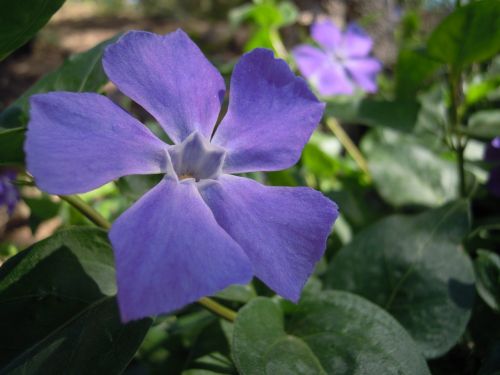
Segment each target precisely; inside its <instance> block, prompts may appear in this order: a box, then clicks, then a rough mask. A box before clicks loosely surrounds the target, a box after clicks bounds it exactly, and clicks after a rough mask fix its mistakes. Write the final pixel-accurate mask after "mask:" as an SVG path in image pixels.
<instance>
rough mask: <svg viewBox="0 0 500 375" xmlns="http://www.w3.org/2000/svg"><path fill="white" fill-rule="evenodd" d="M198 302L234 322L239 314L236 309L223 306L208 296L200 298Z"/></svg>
mask: <svg viewBox="0 0 500 375" xmlns="http://www.w3.org/2000/svg"><path fill="white" fill-rule="evenodd" d="M198 303H199V304H200V305H202V306H203V307H205V308H206V309H207V310H210V311H211V312H213V313H215V314H217V315H219V316H220V317H221V318H224V319H226V320H227V321H230V322H234V321H235V320H236V316H237V315H238V314H237V312H236V311H233V310H231V309H228V308H227V307H226V306H223V305H221V304H219V303H217V302H215V301H214V300H213V299H211V298H208V297H203V298H200V299H199V300H198Z"/></svg>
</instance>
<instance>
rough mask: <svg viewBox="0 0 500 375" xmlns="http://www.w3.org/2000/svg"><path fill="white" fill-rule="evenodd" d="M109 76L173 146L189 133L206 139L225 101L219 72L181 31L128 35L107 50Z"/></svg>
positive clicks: (105, 66)
mask: <svg viewBox="0 0 500 375" xmlns="http://www.w3.org/2000/svg"><path fill="white" fill-rule="evenodd" d="M103 65H104V69H105V71H106V73H107V75H108V77H109V78H110V79H111V81H113V82H114V83H115V84H116V86H117V87H118V88H119V89H120V90H121V91H122V92H123V93H124V94H126V95H127V96H129V97H130V98H132V99H133V100H134V101H135V102H137V103H139V104H140V105H141V106H142V107H144V108H145V109H146V110H147V111H148V112H149V113H151V114H152V115H153V116H154V117H155V118H156V119H157V120H158V122H159V123H160V124H161V125H162V127H163V128H164V129H165V131H166V132H167V134H168V136H169V137H170V139H172V140H173V141H174V142H175V143H179V142H181V141H182V140H183V139H184V138H186V137H187V136H188V135H189V134H191V133H192V132H193V131H195V130H198V131H199V132H200V133H201V134H202V135H204V136H206V137H210V136H211V134H212V130H213V127H214V125H215V122H216V121H217V117H218V115H219V111H220V105H221V102H222V100H223V98H224V91H225V84H224V80H223V78H222V76H221V75H220V73H219V72H218V71H217V69H215V67H214V66H213V65H212V64H211V63H210V62H209V61H208V60H207V59H206V57H205V56H204V55H203V53H202V52H201V51H200V49H199V48H198V47H197V46H196V44H194V43H193V41H191V39H189V37H188V36H187V35H186V33H184V32H183V31H182V30H177V31H176V32H173V33H170V34H167V35H164V36H161V35H157V34H152V33H148V32H144V31H131V32H128V33H127V34H125V35H124V36H123V37H122V38H121V39H120V40H119V41H118V42H117V43H115V44H113V45H111V46H109V47H108V48H107V49H106V52H105V54H104V58H103Z"/></svg>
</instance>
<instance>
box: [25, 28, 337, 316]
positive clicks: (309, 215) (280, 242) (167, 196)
mask: <svg viewBox="0 0 500 375" xmlns="http://www.w3.org/2000/svg"><path fill="white" fill-rule="evenodd" d="M103 65H104V69H105V71H106V74H107V75H108V77H109V78H110V80H111V81H112V82H114V83H115V85H116V86H117V87H118V88H119V89H120V90H121V91H122V92H123V93H125V94H126V95H128V96H129V97H130V98H132V99H133V100H134V101H136V102H137V103H138V104H140V105H141V106H142V107H144V108H145V109H146V110H147V111H148V112H149V113H151V114H152V115H153V116H154V117H155V118H156V119H157V120H158V122H159V123H160V124H161V126H162V127H163V129H164V130H165V131H166V133H167V134H168V135H169V137H170V139H171V140H172V141H173V142H174V145H168V144H166V143H164V142H162V141H161V140H160V139H158V138H156V136H154V135H153V134H152V133H151V132H150V131H149V130H148V128H146V127H145V126H144V125H142V124H141V123H139V122H138V121H137V120H135V119H134V118H133V117H131V116H130V115H129V114H127V113H126V112H125V111H124V110H123V109H121V108H120V107H118V106H117V105H115V104H114V103H112V102H111V101H110V100H109V99H108V98H106V97H104V96H101V95H97V94H91V93H68V92H53V93H48V94H40V95H35V96H33V97H32V98H31V120H30V123H29V126H28V134H27V141H26V145H25V149H26V153H27V165H28V170H29V171H30V172H31V173H32V175H33V176H34V178H35V180H36V182H37V184H38V186H39V187H40V188H41V189H43V190H45V191H47V192H50V193H53V194H75V193H81V192H86V191H88V190H91V189H94V188H97V187H98V186H100V185H102V184H104V183H107V182H109V181H111V180H113V179H116V178H118V177H121V176H125V175H131V174H151V173H164V174H165V176H164V178H163V179H162V180H161V182H160V183H158V185H156V186H155V187H154V188H153V189H151V190H150V191H149V192H147V193H146V194H145V195H144V196H143V197H142V198H140V199H139V200H138V201H137V202H136V203H135V204H134V205H133V206H132V207H131V208H130V209H128V210H127V211H126V212H125V213H123V214H122V215H121V216H120V217H119V218H118V219H117V220H116V221H115V222H114V224H113V226H112V228H111V231H110V234H109V237H110V240H111V243H112V245H113V249H114V252H115V260H116V270H117V281H118V303H119V307H120V312H121V316H122V319H123V320H124V321H128V320H131V319H137V318H141V317H144V316H149V315H155V314H158V313H165V312H170V311H172V310H175V309H177V308H180V307H183V306H184V305H186V304H187V303H190V302H193V301H196V300H197V299H199V298H200V297H203V296H206V295H211V294H213V293H215V292H217V291H219V290H221V289H223V288H225V287H226V286H228V285H230V284H235V283H247V282H249V281H250V280H251V278H252V276H253V275H255V276H257V277H259V278H260V279H261V280H262V281H264V282H265V283H266V284H267V285H269V287H271V288H272V289H273V290H275V291H276V292H277V293H278V294H280V295H282V296H283V297H285V298H287V299H290V300H292V301H297V300H298V298H299V295H300V291H301V289H302V287H303V285H304V283H305V282H306V280H307V278H308V277H309V275H310V274H311V273H312V271H313V268H314V265H315V263H316V262H317V261H318V260H319V259H320V258H321V256H322V254H323V252H324V249H325V243H326V239H327V237H328V234H329V232H330V230H331V227H332V224H333V222H334V221H335V219H336V217H337V215H338V212H337V207H336V205H335V204H334V203H333V202H331V201H330V200H328V199H327V198H325V197H324V196H323V195H322V194H321V193H319V192H317V191H315V190H313V189H310V188H305V187H297V188H289V187H267V186H263V185H261V184H260V183H258V182H256V181H254V180H251V179H247V178H244V177H238V176H235V175H232V174H233V173H244V172H250V171H273V170H281V169H284V168H288V167H290V166H291V165H293V164H295V162H296V161H297V160H298V158H299V157H300V153H301V150H302V148H303V146H304V144H305V143H306V142H307V140H308V139H309V137H310V136H311V133H312V132H313V130H314V129H315V127H316V126H317V124H318V122H319V120H320V118H321V116H322V113H323V110H324V104H323V103H321V102H319V101H318V100H317V99H316V98H315V96H314V95H313V94H312V93H311V92H310V91H309V89H308V87H307V84H306V83H305V81H303V80H302V79H301V78H299V77H296V76H295V75H294V74H293V73H292V72H291V71H290V69H289V68H288V66H287V65H286V63H285V62H284V61H282V60H279V59H275V58H274V57H273V54H272V52H271V51H269V50H265V49H256V50H254V51H252V52H250V53H248V54H246V55H244V56H243V57H242V58H241V60H240V61H239V63H238V64H237V65H236V67H235V69H234V72H233V76H232V78H231V92H230V95H229V108H228V111H227V113H226V115H225V117H224V119H223V120H222V122H221V123H220V124H219V126H218V128H217V130H216V131H215V130H214V125H215V123H216V121H217V118H218V116H219V111H220V108H221V103H222V100H223V97H224V92H225V84H224V80H223V78H222V76H221V75H220V74H219V72H218V71H217V70H216V69H215V68H214V67H213V66H212V65H211V64H210V63H209V61H208V60H207V59H206V58H205V57H204V55H203V54H202V52H201V51H200V50H199V49H198V47H197V46H196V45H195V44H194V43H193V42H192V41H191V40H190V39H189V37H188V36H187V35H186V34H185V33H184V32H183V31H181V30H178V31H176V32H174V33H171V34H168V35H165V36H160V35H156V34H152V33H148V32H140V31H132V32H129V33H127V34H125V35H124V36H123V37H122V38H121V39H120V40H119V41H118V42H117V43H115V44H113V45H111V46H109V47H108V48H107V50H106V52H105V54H104V57H103Z"/></svg>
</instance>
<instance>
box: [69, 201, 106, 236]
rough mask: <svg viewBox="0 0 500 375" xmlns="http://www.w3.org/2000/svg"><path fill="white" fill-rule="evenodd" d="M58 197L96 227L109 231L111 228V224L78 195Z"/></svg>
mask: <svg viewBox="0 0 500 375" xmlns="http://www.w3.org/2000/svg"><path fill="white" fill-rule="evenodd" d="M59 197H60V198H61V199H62V200H63V201H66V202H68V203H69V204H70V205H71V206H73V207H74V208H76V209H77V210H78V211H80V213H81V214H82V215H83V216H85V217H86V218H87V219H89V220H90V221H91V222H93V223H94V224H95V225H97V226H98V227H101V228H103V229H106V230H109V229H110V228H111V224H110V223H109V222H108V221H107V220H106V219H105V218H104V217H103V216H102V215H101V214H100V213H99V212H97V211H96V210H94V209H93V208H92V207H91V206H90V205H88V204H87V203H86V202H85V201H84V200H83V199H82V198H80V197H79V196H78V195H59Z"/></svg>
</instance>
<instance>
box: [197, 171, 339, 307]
mask: <svg viewBox="0 0 500 375" xmlns="http://www.w3.org/2000/svg"><path fill="white" fill-rule="evenodd" d="M200 191H201V194H202V196H203V199H204V200H205V202H207V204H208V206H209V207H210V208H211V209H212V212H213V213H214V216H215V218H216V220H217V222H218V223H219V225H220V226H221V227H222V228H224V229H225V230H226V232H227V233H229V235H231V237H232V238H234V239H235V240H236V242H238V243H239V244H240V246H241V247H242V248H243V250H245V252H246V253H247V255H248V257H249V259H250V261H251V262H252V265H253V268H254V273H255V275H256V276H257V277H259V278H260V279H261V280H262V281H264V282H265V283H266V284H267V285H268V286H269V287H271V288H272V289H273V290H274V291H276V292H277V293H278V294H280V295H281V296H283V297H285V298H287V299H290V300H292V301H297V300H298V299H299V297H300V291H301V289H302V287H303V286H304V284H305V282H306V280H307V278H308V277H309V276H310V275H311V273H312V272H313V270H314V266H315V264H316V262H317V261H318V260H319V259H320V258H321V256H322V255H323V253H324V250H325V247H326V239H327V237H328V235H329V233H330V230H331V228H332V225H333V223H334V221H335V219H336V218H337V216H338V211H337V206H336V205H335V203H333V202H332V201H330V200H329V199H327V198H325V197H324V196H323V195H322V194H321V193H319V192H318V191H315V190H313V189H310V188H302V187H295V188H289V187H267V186H263V185H261V184H259V183H258V182H256V181H253V180H250V179H247V178H243V177H236V176H230V175H223V176H221V177H219V180H217V181H215V182H212V183H207V184H206V185H205V186H203V188H201V190H200Z"/></svg>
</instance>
